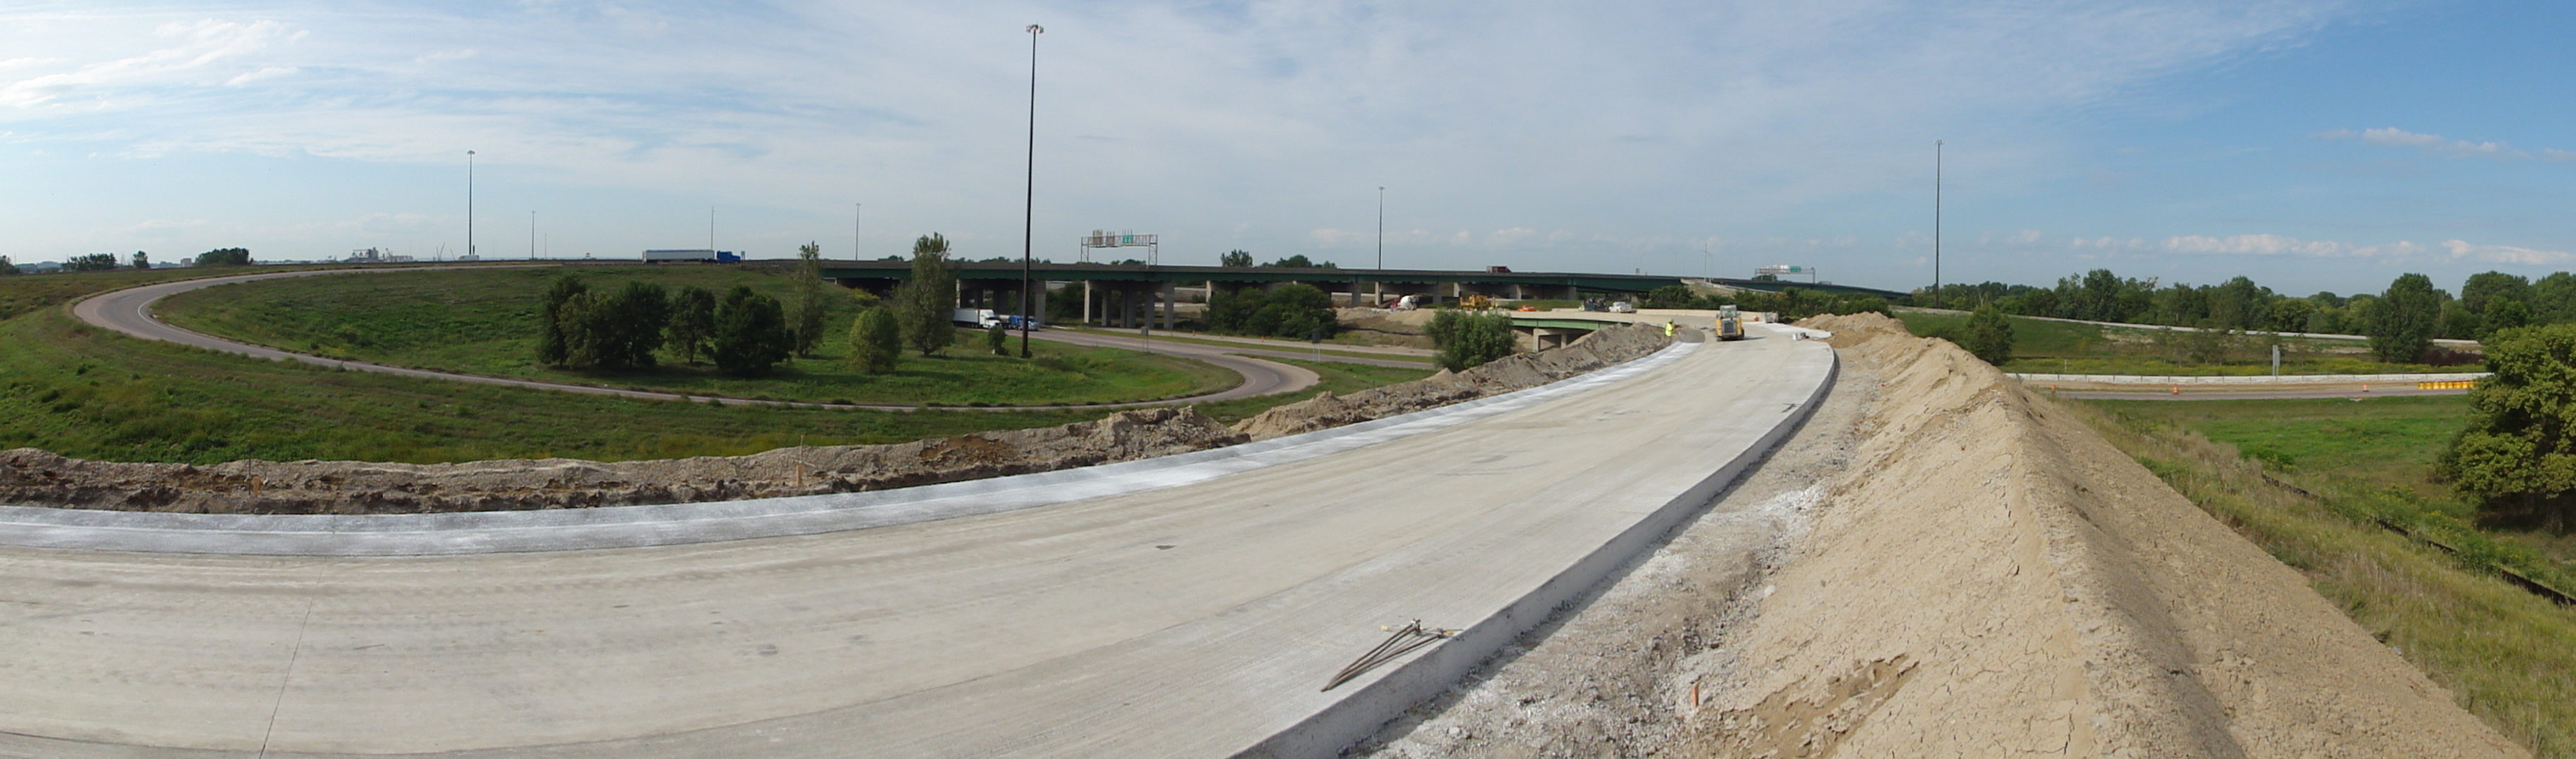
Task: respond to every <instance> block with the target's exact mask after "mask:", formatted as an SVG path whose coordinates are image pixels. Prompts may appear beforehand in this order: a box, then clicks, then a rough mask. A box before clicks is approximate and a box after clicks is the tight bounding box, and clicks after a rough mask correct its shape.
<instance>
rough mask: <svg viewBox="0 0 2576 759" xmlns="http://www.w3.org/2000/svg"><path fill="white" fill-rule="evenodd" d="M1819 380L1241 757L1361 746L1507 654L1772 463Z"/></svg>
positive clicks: (1317, 753) (1828, 378) (1810, 409)
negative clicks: (1519, 582)
mask: <svg viewBox="0 0 2576 759" xmlns="http://www.w3.org/2000/svg"><path fill="white" fill-rule="evenodd" d="M1825 355H1826V357H1827V360H1826V364H1825V371H1824V377H1823V379H1822V380H1821V381H1819V382H1817V383H1816V387H1815V389H1814V390H1813V391H1811V392H1809V393H1808V394H1807V398H1806V400H1805V401H1803V402H1800V403H1799V404H1798V405H1797V406H1795V407H1793V408H1790V409H1787V410H1785V411H1784V412H1783V413H1782V416H1781V418H1780V420H1779V421H1778V422H1776V423H1774V424H1773V425H1772V427H1771V429H1770V431H1768V432H1765V433H1763V435H1762V437H1761V439H1759V440H1757V441H1756V442H1754V444H1753V445H1751V446H1749V447H1746V448H1745V449H1744V452H1743V453H1740V454H1737V455H1736V457H1735V458H1734V459H1733V460H1731V461H1728V462H1727V463H1726V465H1725V466H1722V467H1719V468H1718V469H1717V470H1716V471H1714V472H1710V473H1709V475H1708V477H1706V478H1704V479H1702V480H1700V481H1699V484H1697V485H1693V486H1691V488H1690V489H1688V490H1685V491H1682V493H1681V494H1680V495H1676V496H1673V498H1672V500H1670V501H1666V502H1665V503H1664V504H1663V505H1662V506H1660V507H1657V508H1656V509H1655V511H1654V512H1653V513H1651V514H1648V515H1647V516H1646V517H1645V518H1643V519H1640V520H1638V521H1637V523H1636V524H1635V525H1632V526H1630V527H1629V528H1628V529H1627V530H1624V531H1622V532H1620V533H1619V535H1618V537H1615V538H1612V539H1611V540H1610V541H1609V542H1607V543H1603V544H1602V545H1601V547H1599V548H1596V549H1593V551H1592V552H1591V553H1590V554H1587V555H1585V556H1584V557H1583V559H1582V560H1580V561H1577V562H1575V563H1574V564H1573V565H1572V566H1569V567H1566V568H1565V571H1562V572H1559V573H1557V574H1556V576H1555V577H1552V578H1549V579H1548V581H1547V582H1545V583H1542V584H1540V585H1539V587H1538V588H1536V589H1534V590H1532V591H1530V593H1529V594H1528V595H1524V596H1522V597H1521V598H1520V599H1518V600H1515V601H1513V602H1512V603H1511V604H1510V605H1508V606H1505V607H1503V608H1502V609H1500V610H1497V611H1495V612H1494V614H1493V615H1492V616H1489V617H1486V618H1485V619H1483V620H1480V621H1478V622H1477V623H1476V624H1474V625H1471V626H1469V627H1467V628H1466V629H1465V630H1463V631H1461V632H1459V633H1458V636H1457V637H1455V638H1452V639H1450V640H1449V641H1447V642H1445V643H1441V644H1438V645H1435V646H1432V648H1431V650H1430V651H1429V652H1427V653H1424V654H1423V655H1421V656H1419V657H1416V658H1414V659H1413V660H1411V661H1408V662H1405V663H1404V664H1402V665H1400V666H1398V667H1397V668H1396V669H1395V670H1394V671H1392V672H1389V673H1387V674H1386V676H1384V677H1380V678H1378V679H1377V680H1376V681H1374V682H1370V683H1368V684H1367V685H1366V686H1364V687H1362V688H1361V689H1360V690H1359V691H1358V692H1355V693H1352V694H1350V695H1348V696H1344V697H1343V698H1342V699H1341V700H1339V701H1335V702H1333V704H1332V705H1331V706H1329V707H1326V708H1325V709H1323V710H1322V711H1319V712H1316V713H1315V714H1314V715H1313V716H1310V717H1307V718H1306V719H1305V720H1304V721H1302V722H1299V723H1298V724H1297V725H1296V726H1294V727H1291V728H1289V729H1287V730H1283V731H1280V732H1279V733H1278V734H1276V735H1273V736H1271V737H1270V738H1268V739H1266V740H1263V741H1262V742H1261V743H1259V744H1256V745H1254V746H1253V747H1252V748H1250V749H1247V750H1245V751H1244V752H1242V753H1240V754H1237V755H1236V756H1238V757H1315V758H1318V759H1320V758H1322V757H1332V756H1337V755H1339V754H1340V752H1341V751H1342V749H1345V748H1348V747H1350V746H1351V745H1353V744H1356V743H1358V742H1360V741H1361V740H1363V739H1366V738H1367V737H1368V736H1369V735H1371V734H1374V733H1375V732H1377V730H1378V728H1379V727H1380V726H1383V725H1385V724H1386V723H1387V722H1388V721H1390V720H1393V719H1395V717H1396V716H1397V715H1398V714H1400V713H1402V712H1403V711H1404V710H1406V709H1410V708H1413V705H1414V704H1418V703H1421V702H1423V701H1424V700H1426V699H1429V698H1431V697H1432V696H1435V695H1438V694H1439V693H1440V691H1442V690H1444V689H1447V688H1448V687H1449V686H1451V685H1453V684H1455V683H1457V682H1458V681H1460V680H1462V679H1464V678H1465V677H1466V676H1467V672H1468V671H1469V670H1471V669H1473V668H1475V667H1476V666H1477V665H1479V664H1483V663H1484V662H1485V660H1486V659H1488V658H1491V657H1492V656H1493V655H1494V653H1495V652H1497V651H1501V650H1502V649H1503V647H1504V646H1506V645H1510V644H1511V642H1512V641H1513V640H1515V639H1517V638H1519V637H1520V635H1521V633H1523V632H1525V631H1528V630H1529V629H1530V628H1532V627H1536V626H1537V625H1538V624H1539V623H1541V622H1544V621H1546V620H1547V619H1548V617H1549V616H1551V615H1553V614H1555V613H1556V611H1557V610H1558V609H1560V608H1563V607H1564V606H1565V605H1566V604H1569V603H1572V602H1574V601H1575V600H1577V599H1579V598H1581V597H1582V596H1584V595H1586V594H1587V593H1588V592H1589V591H1591V590H1592V589H1593V588H1594V587H1597V586H1599V585H1600V584H1601V583H1602V582H1603V581H1605V580H1607V579H1609V578H1610V576H1611V575H1612V574H1614V573H1616V572H1617V571H1618V570H1620V569H1621V568H1623V567H1626V566H1628V565H1629V564H1630V563H1631V562H1633V561H1635V560H1637V559H1639V558H1641V557H1642V556H1643V555H1644V554H1645V552H1646V551H1647V550H1648V549H1651V548H1653V547H1654V545H1655V544H1657V543H1660V542H1662V541H1663V540H1664V538H1665V536H1667V535H1670V534H1672V532H1673V531H1674V530H1675V529H1678V528H1679V527H1681V526H1682V525H1683V524H1684V523H1686V522H1688V521H1689V520H1690V518H1691V517H1694V516H1697V515H1698V514H1699V513H1700V512H1701V510H1703V509H1706V508H1707V507H1708V506H1709V504H1711V503H1713V502H1715V501H1716V499H1717V498H1718V496H1720V495H1723V494H1724V493H1725V492H1726V491H1727V490H1728V489H1729V488H1731V487H1733V486H1734V484H1735V481H1736V479H1737V478H1738V477H1740V476H1742V475H1743V474H1745V473H1746V472H1747V471H1749V470H1751V469H1752V468H1753V467H1754V466H1755V465H1758V464H1760V463H1761V462H1762V461H1763V459H1766V458H1769V457H1770V455H1771V452H1772V451H1774V450H1776V449H1778V448H1779V447H1780V444H1781V443H1782V442H1783V441H1786V440H1787V439H1788V438H1789V436H1790V435H1791V434H1794V433H1796V432H1797V430H1798V428H1799V427H1800V426H1802V425H1804V424H1805V423H1806V421H1807V418H1808V416H1810V415H1812V414H1813V413H1814V412H1815V408H1816V404H1817V403H1818V402H1820V401H1822V400H1824V397H1825V394H1826V393H1827V392H1829V391H1830V390H1831V389H1832V388H1833V385H1834V379H1835V377H1836V376H1838V374H1839V373H1840V371H1841V359H1840V358H1839V357H1838V356H1836V355H1835V354H1834V353H1833V352H1832V351H1830V350H1828V351H1826V353H1825Z"/></svg>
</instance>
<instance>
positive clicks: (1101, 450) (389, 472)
mask: <svg viewBox="0 0 2576 759" xmlns="http://www.w3.org/2000/svg"><path fill="white" fill-rule="evenodd" d="M1244 440H1245V437H1244V436H1243V435H1241V434H1240V433H1236V432H1234V431H1233V430H1230V429H1227V428H1226V427H1225V425H1223V424H1221V423H1218V422H1217V421H1216V420H1214V419H1210V418H1208V417H1206V416H1203V415H1200V414H1199V413H1198V411H1197V410H1196V409H1142V410H1136V411H1122V412H1118V413H1116V414H1112V415H1110V416H1109V417H1108V418H1105V419H1101V420H1099V421H1093V422H1079V423H1075V424H1068V425H1064V426H1061V427H1047V428H1041V429H1032V430H1012V431H1004V432H987V433H980V434H974V435H964V436H959V437H951V438H940V439H936V440H922V441H916V442H911V443H897V444H892V445H855V446H809V447H798V448H781V449H778V450H774V451H768V452H765V453H759V454H754V455H750V456H723V457H718V456H701V457H697V458H687V459H668V460H660V461H629V462H620V463H601V462H596V461H581V460H576V459H535V460H530V459H508V460H497V461H477V462H471V463H463V464H377V463H366V462H355V461H298V462H274V461H258V460H251V461H234V462H229V463H224V464H216V465H212V466H202V467H200V466H190V465H187V464H126V463H113V462H101V461H83V460H79V459H70V458H64V457H62V456H58V455H55V454H52V453H48V452H45V451H41V450H37V449H33V448H20V449H16V450H11V451H6V452H0V503H8V504H14V505H47V506H68V507H78V508H94V509H116V510H126V511H180V512H207V513H261V514H385V513H414V512H431V511H493V510H504V509H553V508H574V507H588V506H622V505H630V504H647V503H685V502H691V501H713V500H730V499H738V498H765V497H771V496H785V495H807V494H816V493H841V492H850V491H860V490H881V489H885V488H898V487H906V486H911V485H926V484H931V483H938V482H951V481H956V480H970V479H976V478H982V477H998V476H1003V475H1011V474H1021V473H1025V472H1042V471H1049V470H1054V469H1064V468H1069V467H1077V466H1090V465H1094V464H1106V463H1112V462H1118V461H1129V460H1134V459H1142V458H1149V457H1153V456H1163V455H1169V454H1174V453H1186V452H1189V451H1196V450H1204V449H1208V448H1215V447H1218V446H1224V445H1233V444H1235V443H1240V442H1243V441H1244Z"/></svg>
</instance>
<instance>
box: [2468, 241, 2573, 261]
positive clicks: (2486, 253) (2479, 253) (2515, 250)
mask: <svg viewBox="0 0 2576 759" xmlns="http://www.w3.org/2000/svg"><path fill="white" fill-rule="evenodd" d="M2442 249H2443V250H2444V251H2448V252H2449V253H2450V254H2451V257H2452V258H2455V259H2467V260H2472V261H2480V262H2484V263H2495V264H2521V265H2524V266H2559V265H2565V264H2566V263H2567V262H2569V261H2576V255H2570V254H2569V253H2567V252H2566V251H2557V250H2533V249H2531V248H2521V247H2515V246H2511V245H2474V244H2471V243H2469V242H2468V241H2466V240H2444V241H2442Z"/></svg>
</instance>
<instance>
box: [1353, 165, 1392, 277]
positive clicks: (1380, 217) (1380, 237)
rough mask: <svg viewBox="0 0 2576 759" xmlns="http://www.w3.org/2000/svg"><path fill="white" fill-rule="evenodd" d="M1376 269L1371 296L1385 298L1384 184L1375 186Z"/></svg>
mask: <svg viewBox="0 0 2576 759" xmlns="http://www.w3.org/2000/svg"><path fill="white" fill-rule="evenodd" d="M1377 270H1378V277H1379V279H1378V281H1377V282H1376V287H1372V288H1370V289H1371V290H1375V291H1376V293H1375V295H1374V296H1372V297H1373V298H1375V299H1381V300H1382V299H1384V298H1386V279H1385V277H1386V187H1384V186H1379V187H1378V188H1377ZM1351 305H1354V306H1356V305H1359V304H1357V303H1353V304H1351ZM1372 307H1374V306H1372Z"/></svg>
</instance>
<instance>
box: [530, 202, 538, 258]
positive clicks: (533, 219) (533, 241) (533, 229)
mask: <svg viewBox="0 0 2576 759" xmlns="http://www.w3.org/2000/svg"><path fill="white" fill-rule="evenodd" d="M528 260H530V261H534V260H537V212H535V211H529V212H528Z"/></svg>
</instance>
